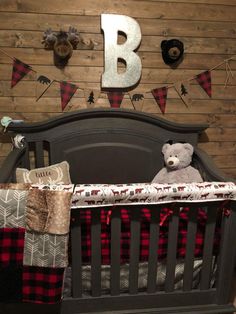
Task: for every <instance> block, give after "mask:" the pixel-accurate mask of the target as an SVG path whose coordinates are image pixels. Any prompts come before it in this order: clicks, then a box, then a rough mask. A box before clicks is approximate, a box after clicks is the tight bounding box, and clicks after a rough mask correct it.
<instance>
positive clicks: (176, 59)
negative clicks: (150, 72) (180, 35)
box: [161, 39, 184, 67]
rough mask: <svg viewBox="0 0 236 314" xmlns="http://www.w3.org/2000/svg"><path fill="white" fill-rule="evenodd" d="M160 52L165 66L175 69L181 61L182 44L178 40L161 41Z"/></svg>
mask: <svg viewBox="0 0 236 314" xmlns="http://www.w3.org/2000/svg"><path fill="white" fill-rule="evenodd" d="M161 52H162V58H163V61H164V62H165V64H168V65H170V66H174V67H176V66H177V65H179V64H180V63H181V62H182V60H183V54H184V44H183V43H182V42H181V41H180V40H178V39H170V40H163V41H162V42H161Z"/></svg>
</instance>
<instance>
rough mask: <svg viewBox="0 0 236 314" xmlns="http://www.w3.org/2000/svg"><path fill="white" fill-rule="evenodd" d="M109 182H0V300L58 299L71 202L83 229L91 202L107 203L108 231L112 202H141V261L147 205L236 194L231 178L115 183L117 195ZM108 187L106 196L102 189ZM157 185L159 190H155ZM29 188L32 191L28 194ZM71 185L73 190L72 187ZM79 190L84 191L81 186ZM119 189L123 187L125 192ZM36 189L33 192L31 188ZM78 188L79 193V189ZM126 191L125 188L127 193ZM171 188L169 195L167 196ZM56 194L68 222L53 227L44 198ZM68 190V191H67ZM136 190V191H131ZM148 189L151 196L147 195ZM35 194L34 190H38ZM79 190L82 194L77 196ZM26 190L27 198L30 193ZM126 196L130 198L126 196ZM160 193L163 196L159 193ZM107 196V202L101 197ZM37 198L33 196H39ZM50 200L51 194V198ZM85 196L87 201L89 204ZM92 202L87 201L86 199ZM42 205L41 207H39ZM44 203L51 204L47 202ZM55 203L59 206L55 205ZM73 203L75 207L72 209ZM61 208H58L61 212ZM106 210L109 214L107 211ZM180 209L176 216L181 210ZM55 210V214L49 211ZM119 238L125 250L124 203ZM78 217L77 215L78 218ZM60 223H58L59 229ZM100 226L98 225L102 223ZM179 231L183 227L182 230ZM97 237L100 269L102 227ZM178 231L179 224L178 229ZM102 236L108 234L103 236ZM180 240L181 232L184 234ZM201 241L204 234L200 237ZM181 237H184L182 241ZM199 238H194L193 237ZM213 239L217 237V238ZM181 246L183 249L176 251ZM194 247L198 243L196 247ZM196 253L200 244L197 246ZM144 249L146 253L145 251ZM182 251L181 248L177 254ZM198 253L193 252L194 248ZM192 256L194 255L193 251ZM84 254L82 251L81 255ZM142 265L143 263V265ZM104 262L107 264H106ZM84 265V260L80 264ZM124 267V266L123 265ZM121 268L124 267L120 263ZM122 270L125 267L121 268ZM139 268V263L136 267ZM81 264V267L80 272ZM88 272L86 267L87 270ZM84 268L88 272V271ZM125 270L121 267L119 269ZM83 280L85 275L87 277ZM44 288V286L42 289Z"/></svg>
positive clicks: (225, 198) (165, 220) (65, 260)
mask: <svg viewBox="0 0 236 314" xmlns="http://www.w3.org/2000/svg"><path fill="white" fill-rule="evenodd" d="M113 188H114V185H99V186H98V185H83V186H82V185H79V186H76V187H75V188H74V186H73V185H43V186H42V185H29V184H26V185H18V184H15V185H14V184H10V185H9V184H6V185H4V184H1V186H0V240H1V244H2V245H1V246H0V247H1V251H0V278H3V279H4V278H6V275H7V274H8V275H9V278H12V279H11V280H9V282H8V283H9V284H8V288H7V289H5V290H4V291H2V290H3V289H2V290H1V291H0V300H1V301H3V302H6V301H9V300H10V301H12V298H14V296H16V298H17V300H18V301H26V302H33V303H49V304H50V303H56V302H59V301H60V300H61V298H62V290H63V278H64V271H65V268H66V267H67V265H68V254H67V253H68V238H69V220H70V214H69V213H70V204H72V206H71V210H72V211H74V210H79V208H80V207H81V208H82V209H81V217H82V216H83V214H82V213H85V216H84V217H85V221H86V224H85V225H84V228H87V231H88V229H89V228H90V227H89V226H90V222H89V218H88V217H89V214H88V213H89V211H92V210H93V207H97V206H99V207H102V208H104V203H105V205H109V209H108V210H106V211H104V212H103V209H102V208H101V213H102V215H101V219H102V222H103V223H102V226H103V227H104V228H105V229H106V230H108V231H109V219H110V215H111V214H112V206H114V205H117V204H119V205H130V204H132V205H134V204H139V205H145V206H144V208H143V214H142V215H143V217H144V220H143V224H142V225H143V227H142V233H141V234H142V237H141V238H142V240H143V243H144V246H143V248H141V261H142V262H145V261H146V259H147V256H148V255H147V254H148V253H147V248H148V245H149V244H148V238H149V235H148V232H147V228H146V227H147V226H148V223H149V211H148V208H147V207H148V204H158V203H160V202H161V203H163V202H165V201H166V202H167V203H168V202H170V203H171V202H173V200H175V201H177V202H178V201H184V200H186V199H188V200H189V199H191V200H194V201H197V198H199V199H200V201H204V202H205V201H212V200H214V201H215V200H217V201H219V200H220V201H223V203H225V201H230V200H233V199H236V185H235V184H234V183H230V182H228V183H226V182H225V183H222V182H214V183H202V184H198V185H194V184H190V185H185V186H184V185H164V186H161V185H158V186H157V185H155V186H153V185H150V184H132V185H116V186H115V188H116V190H114V191H116V192H117V191H119V195H118V194H114V193H113V191H112V190H113ZM107 189H108V191H109V192H108V195H106V193H105V192H106V191H107ZM158 189H161V190H158ZM32 190H33V191H34V192H33V194H32ZM73 190H74V192H73V194H72V191H73ZM81 190H83V191H81ZM124 190H126V191H125V192H124ZM36 191H38V193H37V192H36ZM78 191H80V192H78ZM128 192H129V193H128ZM169 192H170V195H171V196H168V195H169V194H168V193H169ZM57 193H58V196H59V195H60V199H62V198H63V195H64V200H65V203H64V204H67V205H65V206H64V211H65V212H64V213H65V215H64V216H63V217H66V219H67V227H66V229H65V225H63V226H59V227H58V228H56V230H57V231H56V232H55V228H54V226H52V228H49V225H48V221H49V220H50V221H52V220H53V217H55V216H56V215H57V212H56V207H57V206H56V207H55V206H54V207H53V206H52V204H51V203H50V202H45V200H48V198H49V197H50V194H52V195H53V197H54V199H55V197H56V196H55V195H57ZM68 193H69V194H68ZM135 193H136V194H135ZM148 193H149V194H150V195H151V196H150V197H149V195H148ZM37 194H38V195H37ZM80 194H81V198H80V197H79V195H80ZM29 195H31V197H29ZM32 195H34V197H35V198H36V199H37V197H38V198H39V199H40V200H42V202H41V203H40V204H41V205H40V206H38V204H37V202H36V203H35V206H34V204H33V202H32ZM68 195H70V197H71V203H70V204H69V202H68V199H69V197H68ZM128 195H129V197H128ZM163 196H165V197H164V198H162V197H163ZM101 198H102V200H103V199H104V198H105V199H106V198H107V201H101ZM39 199H37V200H39ZM52 199H53V198H52ZM29 200H30V201H31V202H30V204H31V206H29V207H28V206H27V204H28V201H29ZM88 200H90V202H89V203H88ZM91 201H92V204H91ZM42 204H44V206H42ZM48 204H51V205H50V206H48ZM59 207H60V206H59ZM76 208H77V209H76ZM132 209H134V210H135V207H131V209H129V210H132ZM32 210H33V211H34V215H33V217H34V219H35V220H34V224H31V225H30V224H29V223H28V222H27V219H28V218H29V216H28V215H29V213H31V214H32ZM61 210H62V208H61V207H60V213H61ZM109 210H110V211H111V213H110V212H109ZM187 211H188V209H184V208H183V209H182V211H181V212H182V220H183V221H182V224H180V226H181V225H182V226H186V224H187V220H184V218H185V216H186V217H187ZM181 212H180V215H181ZM53 215H54V216H53ZM199 215H200V216H199V219H200V220H199V226H200V229H201V224H204V217H205V216H204V215H205V213H204V211H199ZM163 217H164V218H163V221H162V226H161V227H162V229H163V235H164V234H165V232H166V230H167V228H168V217H170V211H169V207H167V209H166V210H164V212H163ZM49 218H50V219H49ZM122 219H123V223H122V226H123V227H122V228H123V230H122V232H123V234H122V237H123V239H121V243H122V240H123V241H124V242H123V244H124V245H123V246H124V247H125V249H127V246H128V242H129V237H128V236H129V231H128V228H129V227H128V226H129V215H128V212H127V210H126V209H125V208H124V210H123V215H122ZM81 222H82V219H81ZM61 227H62V228H61ZM103 227H102V228H103ZM182 230H184V229H182ZM102 231H103V232H102V241H103V240H104V239H105V242H104V243H106V244H107V245H108V246H107V247H106V246H105V244H104V243H103V245H104V246H103V245H102V247H103V248H104V251H102V256H103V261H102V264H103V265H102V267H103V268H104V271H105V269H106V264H109V262H110V260H109V256H110V253H109V243H110V242H109V236H108V237H107V235H109V233H106V232H105V234H104V230H102ZM180 232H181V229H180ZM106 237H107V238H106ZM183 239H184V237H183ZM202 241H203V239H202ZM141 242H142V241H141ZM185 242H186V239H184V240H183V243H185ZM196 242H198V237H197V241H196ZM163 243H164V244H163V247H161V245H160V250H162V252H161V251H159V252H158V253H159V254H160V256H162V257H163V258H164V257H165V256H166V244H167V242H165V241H164V242H163ZM183 243H182V244H183ZM216 243H217V240H216ZM182 244H180V250H179V251H178V254H179V256H178V257H181V256H184V254H185V245H182ZM86 245H87V247H84V248H83V257H82V258H83V260H84V264H88V263H89V259H90V256H89V255H87V256H86V252H87V251H89V248H88V245H89V240H88V239H87V242H86ZM181 247H182V251H181ZM196 248H197V246H196ZM198 250H200V251H199V252H201V245H200V247H199V248H198ZM145 252H146V253H145ZM181 252H182V253H181ZM199 252H198V253H199ZM195 253H196V256H197V255H198V253H197V252H195ZM84 254H85V255H84ZM122 254H123V255H121V264H122V265H126V264H127V260H128V255H129V253H128V254H127V252H125V251H124V252H123V253H122ZM144 265H145V264H144ZM108 266H109V265H108ZM84 267H89V265H84ZM122 267H123V266H122ZM124 267H125V266H124ZM13 269H14V270H15V273H16V274H17V276H16V278H15V280H17V283H16V284H14V279H13V277H14V276H13V274H14V272H13ZM124 269H125V268H124ZM140 269H142V268H140ZM85 270H86V268H84V271H85ZM88 272H89V271H88ZM88 272H87V273H88ZM123 272H124V273H125V270H124V271H123ZM86 281H88V280H86ZM45 287H46V288H45Z"/></svg>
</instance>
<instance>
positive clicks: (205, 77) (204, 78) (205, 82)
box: [196, 71, 211, 97]
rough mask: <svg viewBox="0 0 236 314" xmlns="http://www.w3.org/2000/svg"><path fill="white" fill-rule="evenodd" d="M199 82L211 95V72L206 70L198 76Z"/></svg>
mask: <svg viewBox="0 0 236 314" xmlns="http://www.w3.org/2000/svg"><path fill="white" fill-rule="evenodd" d="M196 80H197V82H198V84H199V85H200V86H201V87H202V88H203V89H204V91H205V92H206V93H207V95H208V96H209V97H211V72H210V71H205V72H202V73H200V74H198V75H197V76H196Z"/></svg>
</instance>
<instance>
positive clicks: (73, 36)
mask: <svg viewBox="0 0 236 314" xmlns="http://www.w3.org/2000/svg"><path fill="white" fill-rule="evenodd" d="M68 40H69V41H70V43H71V45H72V46H73V49H76V47H77V45H78V43H79V42H80V41H81V37H80V34H79V32H78V31H77V29H76V28H75V27H72V26H70V27H69V31H68Z"/></svg>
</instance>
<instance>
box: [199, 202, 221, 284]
mask: <svg viewBox="0 0 236 314" xmlns="http://www.w3.org/2000/svg"><path fill="white" fill-rule="evenodd" d="M218 207H219V204H218V203H209V204H208V207H207V224H206V230H205V236H204V248H203V265H202V271H201V274H202V275H201V282H200V289H201V290H206V289H209V287H210V280H211V272H212V259H213V245H214V235H215V226H216V216H217V208H218Z"/></svg>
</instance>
